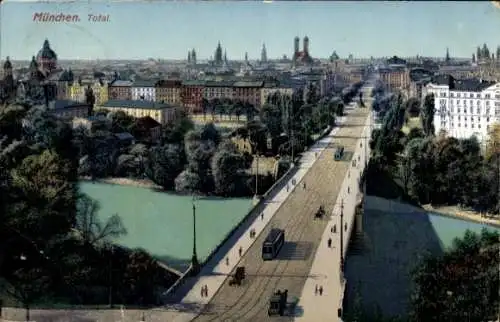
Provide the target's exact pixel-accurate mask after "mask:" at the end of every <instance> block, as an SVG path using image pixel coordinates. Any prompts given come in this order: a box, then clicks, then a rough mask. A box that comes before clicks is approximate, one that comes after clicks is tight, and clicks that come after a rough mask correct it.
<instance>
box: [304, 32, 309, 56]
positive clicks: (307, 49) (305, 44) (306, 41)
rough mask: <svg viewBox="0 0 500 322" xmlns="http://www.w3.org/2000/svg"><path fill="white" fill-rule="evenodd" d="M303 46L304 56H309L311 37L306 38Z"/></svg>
mask: <svg viewBox="0 0 500 322" xmlns="http://www.w3.org/2000/svg"><path fill="white" fill-rule="evenodd" d="M303 46H304V54H309V37H307V36H305V37H304V42H303Z"/></svg>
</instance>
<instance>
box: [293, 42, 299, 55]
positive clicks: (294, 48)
mask: <svg viewBox="0 0 500 322" xmlns="http://www.w3.org/2000/svg"><path fill="white" fill-rule="evenodd" d="M299 46H300V38H299V37H295V39H294V40H293V55H294V56H296V55H297V53H298V52H299Z"/></svg>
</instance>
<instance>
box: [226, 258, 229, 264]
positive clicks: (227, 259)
mask: <svg viewBox="0 0 500 322" xmlns="http://www.w3.org/2000/svg"><path fill="white" fill-rule="evenodd" d="M226 266H229V257H226Z"/></svg>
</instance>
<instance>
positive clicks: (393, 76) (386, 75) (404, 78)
mask: <svg viewBox="0 0 500 322" xmlns="http://www.w3.org/2000/svg"><path fill="white" fill-rule="evenodd" d="M379 75H380V80H381V81H382V82H383V83H384V84H385V85H386V87H387V90H388V91H395V90H400V91H407V92H408V91H409V90H410V73H409V70H407V68H405V67H391V68H381V69H379Z"/></svg>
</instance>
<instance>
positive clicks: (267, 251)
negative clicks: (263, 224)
mask: <svg viewBox="0 0 500 322" xmlns="http://www.w3.org/2000/svg"><path fill="white" fill-rule="evenodd" d="M284 243H285V230H283V229H279V228H273V229H271V231H270V232H269V234H268V235H267V237H266V239H265V240H264V244H263V245H262V259H263V260H272V259H274V258H275V257H276V255H278V253H279V251H280V249H281V247H283V244H284Z"/></svg>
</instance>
